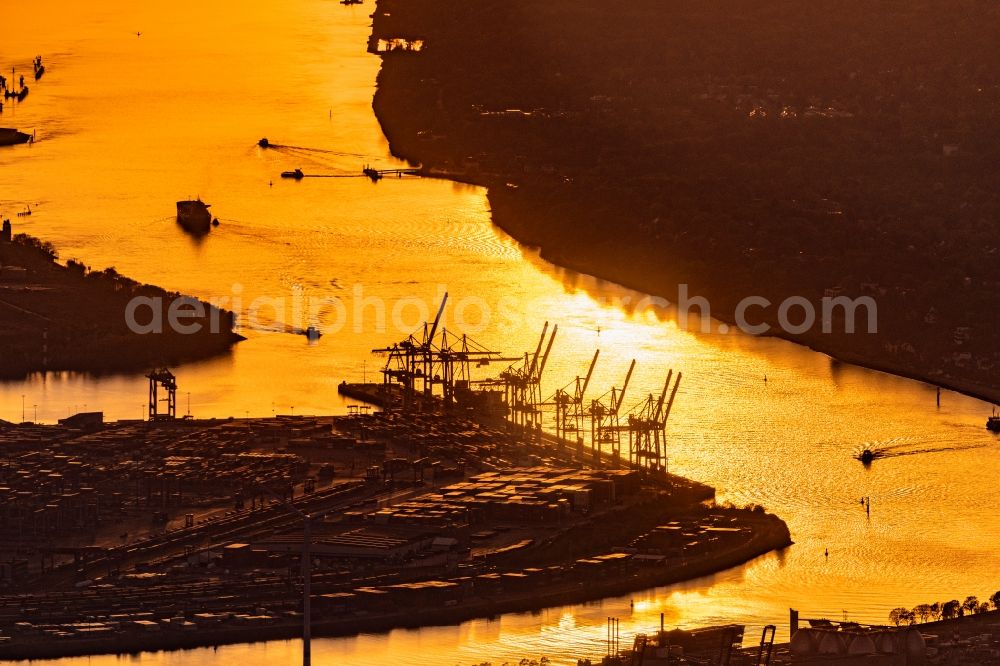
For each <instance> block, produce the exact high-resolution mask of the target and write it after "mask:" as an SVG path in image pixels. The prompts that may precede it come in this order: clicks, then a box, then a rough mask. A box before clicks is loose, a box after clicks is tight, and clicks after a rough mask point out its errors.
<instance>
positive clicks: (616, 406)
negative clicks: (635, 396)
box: [612, 359, 635, 412]
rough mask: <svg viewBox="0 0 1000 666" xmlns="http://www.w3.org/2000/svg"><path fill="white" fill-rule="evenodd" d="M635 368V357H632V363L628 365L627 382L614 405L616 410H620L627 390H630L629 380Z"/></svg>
mask: <svg viewBox="0 0 1000 666" xmlns="http://www.w3.org/2000/svg"><path fill="white" fill-rule="evenodd" d="M633 370H635V359H632V365H630V366H629V367H628V374H627V375H625V383H624V384H622V390H621V393H619V394H618V400H617V401H615V404H614V405H612V407H613V408H614V410H615V411H616V412H617V411H618V407H620V406H621V404H622V400H624V399H625V391H627V390H628V383H629V380H631V379H632V371H633Z"/></svg>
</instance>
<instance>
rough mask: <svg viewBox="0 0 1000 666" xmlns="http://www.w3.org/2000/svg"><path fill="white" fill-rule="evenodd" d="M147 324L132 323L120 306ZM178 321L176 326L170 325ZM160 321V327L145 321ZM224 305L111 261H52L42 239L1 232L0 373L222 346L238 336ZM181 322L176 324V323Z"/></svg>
mask: <svg viewBox="0 0 1000 666" xmlns="http://www.w3.org/2000/svg"><path fill="white" fill-rule="evenodd" d="M130 303H141V305H140V306H139V307H137V308H135V310H134V312H133V314H134V321H135V322H136V323H138V324H140V325H141V326H142V327H143V328H146V329H147V331H148V332H140V331H137V330H133V328H132V327H130V326H129V324H128V320H127V316H128V315H127V313H128V312H129V304H130ZM171 319H176V320H177V321H179V322H180V323H181V324H182V325H183V327H184V330H189V331H191V332H190V333H187V334H185V333H181V332H180V331H179V330H174V327H172V326H171V325H170V321H171ZM157 321H158V322H160V323H161V326H159V327H158V329H159V330H154V329H156V328H157V327H155V326H151V324H154V323H155V322H157ZM233 325H234V316H233V314H232V313H231V312H227V311H224V310H220V309H217V308H214V307H213V306H211V305H209V304H208V303H205V302H202V301H197V300H195V299H193V298H190V297H184V296H182V295H181V294H177V293H172V292H168V291H166V290H164V289H160V288H159V287H155V286H151V285H144V284H140V283H138V282H136V281H134V280H131V279H129V278H127V277H124V276H122V275H119V274H118V273H117V272H116V271H115V270H114V269H113V268H107V269H104V270H91V269H90V268H88V267H86V266H84V265H83V264H82V263H80V262H77V261H73V260H70V261H68V262H67V263H66V264H65V265H63V264H60V263H59V262H58V261H57V254H56V251H55V248H53V247H52V246H51V245H50V244H48V243H46V242H45V241H43V240H40V239H37V238H34V237H31V236H27V235H23V234H20V235H14V236H13V237H12V238H11V239H10V240H0V330H2V333H0V342H2V345H3V349H4V354H3V356H2V357H0V378H4V379H16V378H21V377H25V376H27V375H28V374H30V373H35V372H47V371H51V372H58V371H74V372H87V373H92V374H107V373H114V372H140V371H146V370H149V369H150V368H152V367H154V366H167V365H176V364H179V363H183V362H187V361H195V360H201V359H206V358H211V357H214V356H219V355H222V354H226V353H229V352H230V350H231V348H232V346H233V345H234V344H236V343H237V342H239V341H240V340H242V339H243V337H242V336H240V335H238V334H236V333H235V332H233ZM178 328H180V327H178Z"/></svg>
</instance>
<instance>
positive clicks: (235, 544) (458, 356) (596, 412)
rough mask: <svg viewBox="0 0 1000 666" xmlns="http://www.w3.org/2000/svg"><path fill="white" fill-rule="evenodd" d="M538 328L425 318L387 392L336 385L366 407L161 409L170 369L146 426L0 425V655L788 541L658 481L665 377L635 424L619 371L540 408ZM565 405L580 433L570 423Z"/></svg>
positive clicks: (255, 621) (288, 630) (600, 576)
mask: <svg viewBox="0 0 1000 666" xmlns="http://www.w3.org/2000/svg"><path fill="white" fill-rule="evenodd" d="M442 308H443V304H442ZM556 330H557V329H556V328H555V327H553V328H552V330H551V333H549V332H548V327H547V326H546V330H544V331H543V332H542V335H541V337H540V339H539V343H538V346H537V348H536V349H535V350H534V352H533V353H531V352H529V353H526V354H524V355H523V356H514V357H505V356H503V355H502V354H500V353H498V352H493V351H490V350H487V349H486V348H484V347H481V346H479V345H477V344H476V343H475V342H473V341H471V340H470V339H469V338H467V337H466V336H456V335H453V334H451V333H449V332H448V331H445V330H444V329H443V328H442V329H439V327H438V323H437V322H436V321H435V322H434V323H428V324H427V325H426V326H425V327H424V329H423V331H424V332H423V333H422V334H421V335H420V336H411V338H409V339H408V340H406V341H403V342H402V343H399V344H396V345H392V346H391V347H387V348H384V349H382V350H380V353H384V354H385V355H386V356H387V362H386V366H385V369H384V371H383V377H384V379H385V381H384V382H383V383H381V384H378V385H344V386H342V391H343V392H345V393H348V394H352V395H357V396H361V397H368V398H371V400H370V402H374V403H376V404H379V405H380V406H381V408H382V409H381V411H376V412H372V411H371V409H369V408H365V407H364V406H363V405H355V406H352V408H351V409H350V413H349V414H348V415H345V416H330V417H313V416H304V415H299V416H275V417H273V418H267V419H250V418H247V419H226V420H197V419H193V418H190V417H189V416H188V417H178V415H177V410H176V404H177V403H176V393H177V386H178V378H177V377H175V376H174V375H173V373H171V372H170V371H169V370H166V369H160V370H157V371H156V372H153V373H150V374H149V375H148V378H149V383H150V391H149V410H148V418H147V419H146V420H143V421H129V422H114V423H104V422H103V418H102V417H101V415H100V414H99V413H88V414H81V415H76V416H72V417H69V418H67V419H64V420H63V421H61V422H60V424H59V425H54V426H51V425H50V426H42V425H35V424H21V425H12V424H10V425H7V426H4V427H3V428H0V455H2V460H3V463H2V466H0V496H2V497H3V498H4V499H5V500H6V501H5V502H4V503H3V510H2V511H0V532H2V534H3V537H4V540H3V547H2V552H0V562H2V563H3V567H2V569H0V572H2V574H3V576H2V578H0V658H18V657H22V658H27V657H44V656H59V655H63V654H87V653H97V652H102V651H107V650H109V649H115V650H120V649H123V648H127V647H128V646H130V645H134V646H136V647H137V648H138V647H140V646H141V647H142V648H143V649H151V648H153V647H163V648H171V647H184V646H193V645H201V644H218V643H225V642H233V641H246V640H253V639H257V638H266V637H289V636H297V635H300V634H301V633H302V632H303V631H304V629H305V627H308V628H309V630H310V631H311V630H315V631H316V632H319V633H324V634H328V635H334V634H341V633H348V632H353V631H358V630H372V629H378V628H389V627H393V626H408V625H412V623H414V622H416V621H417V620H415V619H414V618H415V616H414V614H413V612H412V611H413V610H414V609H417V608H419V609H421V613H422V616H421V617H422V619H421V620H419V622H422V623H426V622H427V621H428V619H427V617H426V616H427V614H428V613H430V614H432V615H435V618H436V621H441V622H451V621H458V620H461V619H465V618H471V617H481V616H486V615H493V614H495V613H499V612H504V611H517V610H531V609H534V608H538V607H539V606H540V605H553V604H559V603H571V602H575V601H583V600H588V599H593V598H600V597H603V596H608V595H611V594H623V593H626V592H628V591H631V590H635V589H641V588H645V587H650V586H653V585H657V584H663V583H668V582H673V581H680V580H684V579H689V578H691V577H695V576H699V575H704V574H707V573H711V572H713V571H718V570H719V569H720V568H726V567H728V566H733V565H735V564H739V563H741V562H745V561H747V560H748V559H751V558H753V557H755V556H757V555H760V554H763V553H765V552H768V551H770V550H773V549H775V548H780V547H783V546H786V545H788V544H789V543H790V539H789V535H788V529H787V527H786V526H785V525H784V523H783V522H781V521H780V520H779V519H777V518H775V517H774V516H770V515H768V514H765V513H764V512H763V511H761V510H759V509H732V508H720V507H716V506H714V505H713V503H712V501H713V499H714V490H713V489H712V488H710V487H708V486H704V485H702V484H699V483H696V482H693V481H689V480H687V479H683V478H680V477H676V476H672V475H670V474H668V473H667V470H666V455H665V454H666V437H665V424H666V418H667V415H668V414H669V410H670V405H672V403H673V401H674V398H675V397H676V393H677V382H679V375H678V376H677V380H676V382H674V383H671V376H672V373H671V375H668V379H667V382H666V384H665V387H664V389H663V392H662V394H661V395H660V396H659V397H658V398H657V397H656V396H649V397H648V399H647V400H645V401H643V402H641V403H640V404H639V406H637V408H636V410H635V411H634V412H632V413H626V412H625V411H624V409H623V404H624V400H625V392H626V390H627V386H628V378H626V380H625V382H624V384H623V385H622V386H621V387H620V388H613V389H611V391H610V392H609V393H607V394H605V395H604V396H602V397H601V398H598V399H593V400H590V401H588V398H587V396H586V388H585V386H584V385H585V384H587V383H589V379H588V381H587V382H583V385H581V386H580V387H579V389H578V390H574V391H572V393H570V392H566V393H565V395H561V394H560V395H557V396H556V397H554V398H552V399H546V398H544V397H543V396H542V392H541V378H542V373H543V371H544V369H545V366H546V363H547V359H548V357H549V353H550V352H551V349H552V344H553V340H554V338H555V334H556ZM595 362H596V355H595ZM494 363H500V364H502V366H503V367H505V369H504V370H502V371H501V372H500V373H499V374H498V375H494V376H493V377H487V378H485V379H484V378H478V377H474V376H473V375H472V370H473V367H472V366H473V365H475V366H476V367H488V366H490V365H491V364H494ZM633 365H634V364H633ZM592 370H593V364H591V371H592ZM629 374H631V371H630V373H629ZM671 389H672V393H671V392H670V390H671ZM668 395H669V396H670V398H669V401H667V396H668ZM557 397H558V398H559V399H558V400H557V399H556V398H557ZM567 397H568V398H569V401H568V402H567ZM570 402H571V403H573V404H572V405H570V404H569V403H570ZM161 403H165V404H166V408H165V409H164V408H162V407H163V405H161ZM556 404H559V405H561V406H560V408H559V409H560V414H561V415H562V417H561V418H562V420H563V426H564V427H563V428H562V429H560V431H559V435H560V436H557V435H554V434H553V433H552V432H549V431H547V430H546V427H548V426H547V424H546V421H545V416H546V414H548V413H550V412H551V408H552V407H554V406H555V405H556ZM574 410H575V411H579V412H580V414H579V416H580V419H579V420H582V419H584V418H585V417H589V418H591V419H592V420H593V424H594V425H593V427H592V428H591V429H590V430H591V432H592V433H593V434H592V437H591V440H590V441H589V442H585V441H584V437H583V436H584V435H585V434H586V431H587V428H585V427H583V426H582V425H580V426H579V427H574V428H573V429H572V430H570V429H569V428H568V426H566V424H567V423H571V422H575V421H574V418H575V417H573V413H574ZM570 432H572V434H573V438H572V439H570V438H567V437H565V436H562V435H564V434H566V433H570ZM611 442H614V443H615V444H614V445H611V446H608V444H609V443H611ZM626 443H627V445H628V446H629V450H628V452H626V451H624V450H622V449H620V448H619V446H620V445H623V444H626ZM29 590H30V592H29ZM307 600H308V603H306V601H307ZM428 609H433V610H428ZM306 618H308V619H306Z"/></svg>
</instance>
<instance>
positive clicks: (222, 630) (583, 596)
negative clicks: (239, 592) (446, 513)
mask: <svg viewBox="0 0 1000 666" xmlns="http://www.w3.org/2000/svg"><path fill="white" fill-rule="evenodd" d="M741 513H743V514H744V516H743V517H741V519H740V524H741V525H743V526H745V527H749V528H751V529H752V531H753V536H752V537H751V538H750V539H749V540H748V541H746V542H745V543H743V544H741V545H739V546H736V547H733V548H729V549H725V550H720V551H717V552H713V553H711V554H710V555H708V556H705V557H699V558H697V559H691V560H689V561H682V562H677V563H675V564H674V565H673V566H671V567H669V568H668V567H663V566H659V567H657V566H649V567H644V568H640V569H635V570H633V571H632V572H631V573H630V574H628V575H621V574H620V573H618V574H615V573H611V575H608V572H606V573H605V574H603V575H600V576H594V575H593V573H590V574H586V575H581V573H580V572H578V573H577V575H576V576H573V575H572V574H570V575H567V576H566V578H565V579H563V580H560V581H558V582H550V583H548V584H542V585H534V584H517V586H516V587H514V584H515V583H516V582H517V581H518V577H521V578H524V576H526V575H529V574H526V573H524V572H511V573H512V575H513V576H514V578H512V579H511V580H512V581H514V582H513V583H508V585H509V586H511V587H513V589H508V590H504V589H502V588H500V587H495V588H493V589H491V591H490V592H489V594H485V593H484V594H480V595H477V596H475V597H472V598H469V599H467V600H462V601H458V602H457V603H451V602H448V603H444V604H440V603H434V604H424V603H422V602H421V603H419V604H417V605H415V606H413V607H406V606H405V604H406V603H407V602H403V604H404V605H403V606H399V605H398V604H397V603H393V604H391V605H392V606H394V608H393V610H392V611H389V612H386V611H384V610H383V611H382V612H379V611H378V610H375V609H371V610H364V611H355V612H345V611H344V609H343V607H342V606H340V607H338V606H335V605H333V604H332V603H331V599H332V598H334V597H337V596H344V595H343V594H340V595H337V594H333V595H327V596H317V597H315V598H314V602H313V603H314V606H313V608H314V610H313V613H314V621H313V628H312V633H313V636H314V637H316V638H321V637H329V638H332V637H341V636H353V635H357V634H361V633H372V632H388V631H391V630H393V629H416V628H420V627H430V626H447V625H455V624H459V623H462V622H465V621H468V620H473V619H478V618H486V617H494V616H497V615H501V614H508V613H523V612H535V611H538V610H540V609H543V608H549V607H554V606H562V605H569V604H578V603H584V602H588V601H596V600H600V599H604V598H608V597H614V596H622V595H626V594H629V593H631V592H637V591H640V590H646V589H649V588H653V587H659V586H664V585H671V584H675V583H681V582H686V581H690V580H693V579H696V578H699V577H703V576H708V575H711V574H713V573H717V572H719V571H723V570H726V569H729V568H732V567H735V566H739V565H742V564H745V563H747V562H749V561H751V560H753V559H754V558H756V557H759V556H762V555H765V554H767V553H769V552H771V551H774V550H780V549H781V548H784V547H787V546H788V545H790V544H791V540H790V539H789V535H788V529H787V526H785V524H784V523H783V522H782V521H781V520H779V519H778V518H776V517H775V516H771V515H768V514H763V513H759V514H756V515H750V514H751V513H752V512H741ZM525 571H526V572H530V571H538V569H537V568H533V569H528V570H525ZM500 575H501V574H499V573H498V574H496V576H497V578H498V579H499V577H500ZM525 580H530V579H525ZM439 601H441V600H440V599H439ZM409 603H413V602H412V601H411V602H409ZM259 610H260V607H259V606H258V607H257V608H256V611H259ZM250 612H251V611H249V610H248V611H247V614H243V615H240V616H239V617H237V616H236V614H234V613H230V614H222V615H219V614H215V615H216V618H215V619H214V620H212V621H213V622H214V623H217V624H216V626H203V625H201V624H199V625H198V627H197V630H194V629H195V627H194V624H192V623H191V622H190V621H191V620H197V619H198V618H197V617H195V616H194V615H193V614H189V615H191V616H190V617H187V618H184V619H183V621H179V620H178V619H176V618H177V616H175V617H174V618H173V619H171V620H167V621H164V622H159V623H157V622H156V621H153V622H152V624H149V622H150V621H149V620H145V621H143V626H142V627H141V628H132V629H130V628H125V627H124V626H123V628H122V630H120V631H117V632H115V633H114V634H113V636H109V637H102V638H73V639H63V640H45V639H42V638H41V637H40V636H39V637H38V638H37V639H36V638H34V637H32V636H21V637H19V638H17V639H15V640H12V641H6V642H0V659H3V660H10V661H20V660H35V659H58V658H63V657H72V656H85V655H99V654H136V653H140V652H150V651H157V650H182V649H192V648H198V647H211V646H221V645H229V644H236V643H257V642H262V641H273V640H290V639H297V638H300V637H301V635H302V625H301V614H300V613H298V612H297V611H288V612H286V613H284V614H283V615H282V617H271V616H266V615H260V614H259V613H258V614H257V615H255V616H254V615H251V616H249V617H251V618H256V620H253V619H247V618H248V613H250ZM225 618H228V619H225ZM95 620H96V619H95ZM239 622H245V623H246V626H238V624H236V626H234V624H235V623H239ZM261 622H266V623H265V624H262V623H261ZM53 629H54V628H53ZM154 629H155V630H154Z"/></svg>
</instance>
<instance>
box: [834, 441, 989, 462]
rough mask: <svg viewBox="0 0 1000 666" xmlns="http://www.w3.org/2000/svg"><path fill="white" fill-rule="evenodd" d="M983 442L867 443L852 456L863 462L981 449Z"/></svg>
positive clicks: (983, 445)
mask: <svg viewBox="0 0 1000 666" xmlns="http://www.w3.org/2000/svg"><path fill="white" fill-rule="evenodd" d="M985 446H986V445H985V444H957V445H941V446H933V445H932V446H927V443H926V442H903V443H899V444H889V445H883V444H867V445H865V446H863V447H861V448H859V449H857V450H856V451H855V452H854V457H855V458H856V459H857V460H860V461H861V462H863V463H866V464H867V463H869V462H871V461H873V460H882V459H885V458H900V457H902V456H915V455H923V454H927V453H950V452H954V451H968V450H970V449H982V448H984V447H985Z"/></svg>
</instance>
